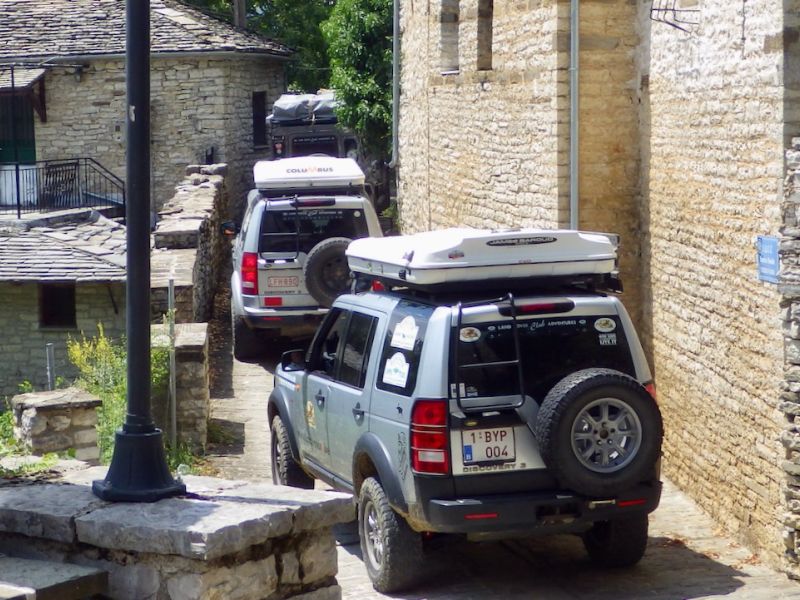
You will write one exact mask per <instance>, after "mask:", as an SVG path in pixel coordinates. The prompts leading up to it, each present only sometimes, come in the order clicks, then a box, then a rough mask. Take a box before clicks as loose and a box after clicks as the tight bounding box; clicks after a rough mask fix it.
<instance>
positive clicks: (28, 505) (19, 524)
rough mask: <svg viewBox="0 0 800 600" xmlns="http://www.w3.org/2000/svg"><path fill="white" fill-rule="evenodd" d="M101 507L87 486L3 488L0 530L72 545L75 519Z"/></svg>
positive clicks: (60, 485)
mask: <svg viewBox="0 0 800 600" xmlns="http://www.w3.org/2000/svg"><path fill="white" fill-rule="evenodd" d="M105 504H106V503H105V502H103V501H102V500H100V499H98V498H97V497H96V496H95V495H94V494H92V491H91V488H89V487H88V486H82V485H68V484H67V485H62V484H54V483H48V484H44V485H36V486H33V485H17V486H5V487H2V488H0V531H5V532H10V533H21V534H23V535H26V536H29V537H39V538H45V539H48V540H56V541H59V542H67V543H72V542H74V541H75V539H76V536H75V525H74V519H75V517H77V516H78V515H82V514H85V513H87V512H90V511H91V510H93V509H94V508H97V507H100V506H103V505H105Z"/></svg>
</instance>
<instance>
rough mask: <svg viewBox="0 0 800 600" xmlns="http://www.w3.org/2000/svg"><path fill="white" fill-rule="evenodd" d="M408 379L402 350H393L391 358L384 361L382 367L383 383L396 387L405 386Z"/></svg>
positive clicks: (406, 364) (406, 365)
mask: <svg viewBox="0 0 800 600" xmlns="http://www.w3.org/2000/svg"><path fill="white" fill-rule="evenodd" d="M407 381H408V363H407V362H406V357H405V356H403V354H402V352H395V353H394V354H393V355H392V358H390V359H389V360H387V361H386V366H385V367H384V369H383V383H386V384H389V385H395V386H397V387H401V388H404V387H406V382H407Z"/></svg>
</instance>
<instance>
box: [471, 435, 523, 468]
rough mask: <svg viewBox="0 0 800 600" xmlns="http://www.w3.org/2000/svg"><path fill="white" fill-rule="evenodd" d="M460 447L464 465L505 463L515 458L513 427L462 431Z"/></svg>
mask: <svg viewBox="0 0 800 600" xmlns="http://www.w3.org/2000/svg"><path fill="white" fill-rule="evenodd" d="M461 446H462V450H463V451H464V464H465V465H471V464H475V463H485V462H500V461H502V462H506V461H513V460H514V459H515V458H516V448H515V446H514V428H513V427H497V428H494V429H470V430H466V431H462V432H461Z"/></svg>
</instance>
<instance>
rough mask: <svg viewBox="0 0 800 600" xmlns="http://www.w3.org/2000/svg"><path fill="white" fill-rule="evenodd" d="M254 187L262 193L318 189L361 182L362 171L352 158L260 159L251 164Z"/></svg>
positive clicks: (362, 183) (353, 185)
mask: <svg viewBox="0 0 800 600" xmlns="http://www.w3.org/2000/svg"><path fill="white" fill-rule="evenodd" d="M253 178H254V179H255V183H256V187H257V188H258V189H259V190H261V191H264V192H269V191H282V192H288V191H290V190H318V189H332V188H347V187H355V188H357V189H358V190H360V189H361V188H362V186H363V185H364V172H363V171H362V170H361V168H360V167H359V166H358V164H356V161H354V160H353V159H352V158H331V157H329V156H298V157H296V158H282V159H280V160H262V161H259V162H257V163H256V164H255V166H254V167H253Z"/></svg>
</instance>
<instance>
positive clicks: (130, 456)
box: [92, 429, 186, 502]
mask: <svg viewBox="0 0 800 600" xmlns="http://www.w3.org/2000/svg"><path fill="white" fill-rule="evenodd" d="M115 440H116V441H115V443H114V456H113V457H112V458H111V465H110V466H109V467H108V473H106V478H105V479H103V480H97V481H93V482H92V492H94V495H95V496H97V497H98V498H100V499H101V500H108V501H110V502H156V501H157V500H161V499H162V498H169V497H171V496H179V495H181V494H185V493H186V486H185V485H184V484H183V483H179V482H177V481H175V480H174V479H173V478H172V475H171V474H170V472H169V467H168V466H167V457H166V455H165V454H164V445H163V444H162V441H161V430H160V429H155V430H154V431H152V432H148V433H126V432H125V431H123V430H122V429H119V430H117V433H116V438H115Z"/></svg>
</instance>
